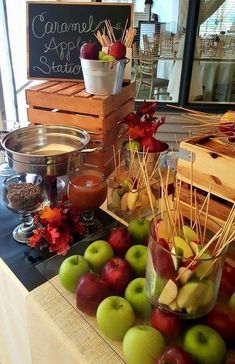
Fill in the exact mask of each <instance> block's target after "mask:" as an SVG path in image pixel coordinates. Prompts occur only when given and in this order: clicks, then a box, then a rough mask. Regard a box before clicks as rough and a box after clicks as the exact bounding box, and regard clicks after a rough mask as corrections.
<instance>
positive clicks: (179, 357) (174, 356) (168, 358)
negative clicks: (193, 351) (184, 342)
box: [156, 346, 196, 364]
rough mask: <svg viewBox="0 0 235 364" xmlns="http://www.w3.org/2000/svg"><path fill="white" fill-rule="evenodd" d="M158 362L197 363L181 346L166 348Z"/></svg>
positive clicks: (163, 363) (169, 363) (174, 363)
mask: <svg viewBox="0 0 235 364" xmlns="http://www.w3.org/2000/svg"><path fill="white" fill-rule="evenodd" d="M156 364H196V362H195V361H194V359H193V358H192V357H191V355H190V354H188V353H187V352H186V351H184V350H183V349H181V348H180V347H179V346H172V347H168V348H166V349H165V350H164V352H163V353H162V354H161V356H160V357H159V358H158V359H157V361H156Z"/></svg>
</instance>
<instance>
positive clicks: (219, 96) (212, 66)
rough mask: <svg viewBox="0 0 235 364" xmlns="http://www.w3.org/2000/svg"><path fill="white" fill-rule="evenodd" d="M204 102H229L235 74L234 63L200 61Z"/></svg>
mask: <svg viewBox="0 0 235 364" xmlns="http://www.w3.org/2000/svg"><path fill="white" fill-rule="evenodd" d="M200 72H201V79H202V83H203V88H204V90H203V100H204V101H211V100H212V101H229V100H228V99H227V97H228V92H229V87H230V86H231V82H232V78H233V76H234V72H235V60H234V62H233V61H231V63H230V62H210V61H200Z"/></svg>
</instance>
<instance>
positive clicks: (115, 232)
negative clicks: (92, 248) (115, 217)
mask: <svg viewBox="0 0 235 364" xmlns="http://www.w3.org/2000/svg"><path fill="white" fill-rule="evenodd" d="M107 241H108V243H109V244H110V245H111V247H112V248H113V251H114V253H115V254H116V255H117V256H119V257H124V256H125V254H126V252H127V250H128V249H129V248H130V247H131V246H132V245H133V239H132V236H131V234H130V233H129V231H128V230H127V227H126V226H119V227H117V228H114V229H112V230H111V232H110V234H109V236H108V239H107Z"/></svg>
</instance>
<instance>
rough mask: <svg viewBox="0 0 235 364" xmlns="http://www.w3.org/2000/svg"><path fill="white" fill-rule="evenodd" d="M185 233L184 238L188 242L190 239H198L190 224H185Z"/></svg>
mask: <svg viewBox="0 0 235 364" xmlns="http://www.w3.org/2000/svg"><path fill="white" fill-rule="evenodd" d="M183 233H184V239H185V241H186V243H188V244H189V243H190V241H198V236H197V233H196V232H195V231H194V230H193V229H192V228H191V227H190V226H188V225H183Z"/></svg>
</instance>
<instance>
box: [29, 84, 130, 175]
mask: <svg viewBox="0 0 235 364" xmlns="http://www.w3.org/2000/svg"><path fill="white" fill-rule="evenodd" d="M26 101H27V104H28V110H27V112H28V119H29V121H30V123H31V124H47V125H51V124H65V125H71V126H75V127H76V126H77V127H80V128H82V129H85V130H87V131H88V132H89V133H90V136H91V139H92V140H94V139H97V140H102V142H103V150H102V151H99V152H96V153H92V154H87V155H86V158H85V163H86V164H89V165H94V166H97V167H98V168H99V169H101V170H102V171H103V172H104V173H105V175H108V174H110V173H111V172H112V170H113V169H114V161H113V159H112V155H113V148H112V146H113V145H114V146H115V149H116V150H118V148H120V145H121V139H120V136H121V135H122V134H123V131H124V128H125V126H124V125H123V124H120V123H119V121H120V120H122V119H123V118H124V117H125V116H126V115H127V114H129V113H130V112H131V111H133V109H134V102H135V83H134V82H131V83H124V84H123V87H122V91H121V93H120V94H118V95H110V96H95V95H91V94H88V93H86V91H85V88H84V83H83V82H52V81H50V82H44V83H42V84H40V85H37V86H33V87H31V88H29V89H27V90H26Z"/></svg>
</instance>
